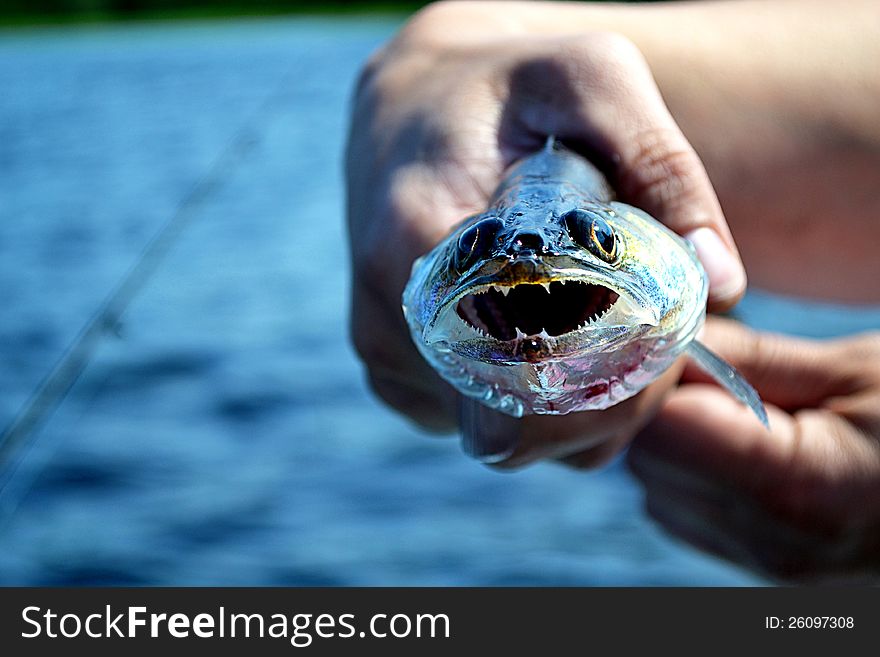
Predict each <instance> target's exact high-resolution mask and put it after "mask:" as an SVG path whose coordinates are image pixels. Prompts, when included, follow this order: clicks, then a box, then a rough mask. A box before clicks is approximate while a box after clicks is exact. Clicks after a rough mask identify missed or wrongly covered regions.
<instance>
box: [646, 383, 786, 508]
mask: <svg viewBox="0 0 880 657" xmlns="http://www.w3.org/2000/svg"><path fill="white" fill-rule="evenodd" d="M767 411H768V414H769V416H770V427H771V431H770V432H768V431H767V430H766V429H765V428H764V427H763V426H762V425H761V424H760V423H759V422H758V421H757V420H756V419H755V418H754V416H753V415H752V414H751V412H750V411H749V409H748V408H746V407H745V406H744V405H742V404H740V403H739V402H737V401H736V400H734V399H732V398H731V397H730V396H729V395H728V394H727V393H726V392H724V391H722V390H719V389H718V388H716V387H714V386H710V385H702V384H690V385H686V386H682V387H680V388H678V389H677V390H675V391H674V392H673V393H672V394H670V395H669V397H668V398H667V400H666V402H665V403H664V405H663V407H662V409H660V411H659V413H658V414H657V415H656V416H655V417H654V419H653V420H652V421H651V423H650V424H649V425H647V426H646V427H645V428H644V429H643V430H642V431H641V432H640V433H639V435H638V436H637V437H636V439H635V440H634V442H633V445H632V447H631V450H630V451H631V454H630V460H635V461H639V460H642V461H644V460H646V459H653V460H655V461H659V462H665V463H668V464H671V465H672V466H674V467H677V468H680V469H683V470H690V471H693V472H695V473H698V475H699V476H701V477H703V478H704V479H706V480H708V481H715V482H718V483H719V484H720V485H726V486H729V487H731V488H733V489H740V490H744V491H746V492H752V491H755V490H757V489H759V488H760V486H761V484H763V482H765V481H767V480H768V479H771V480H773V479H774V478H775V477H777V476H779V475H780V473H781V472H783V471H784V470H785V469H786V467H787V465H788V463H789V461H790V459H791V457H792V454H793V451H794V450H795V449H796V442H797V441H798V436H797V434H796V431H795V427H794V421H793V420H792V418H791V416H789V415H788V414H786V413H783V412H781V411H780V410H779V409H777V408H775V407H773V406H770V407H768V409H767Z"/></svg>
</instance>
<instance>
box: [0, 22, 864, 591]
mask: <svg viewBox="0 0 880 657" xmlns="http://www.w3.org/2000/svg"><path fill="white" fill-rule="evenodd" d="M396 25H397V23H396V22H395V21H392V20H378V19H363V18H359V19H324V20H317V19H297V20H273V21H253V20H252V21H232V22H217V23H181V24H155V25H142V26H113V27H94V28H78V29H73V28H64V29H43V30H35V31H26V32H22V31H19V32H6V33H2V34H0V88H3V89H4V90H5V92H4V93H3V94H0V299H2V301H3V310H2V322H0V423H2V425H3V426H5V425H6V424H7V423H8V422H9V421H11V419H12V418H13V417H14V416H15V414H16V413H17V412H18V410H19V409H20V408H21V406H22V404H23V403H24V402H25V401H26V399H27V398H28V396H29V395H30V394H31V392H32V391H33V389H34V388H35V387H36V386H37V385H38V384H39V382H40V381H41V379H42V378H43V377H44V376H45V375H46V373H47V372H48V371H49V370H50V369H51V367H52V366H53V364H54V363H55V362H56V361H57V360H58V358H59V357H60V356H61V355H62V354H63V353H64V351H65V349H66V348H67V347H68V346H69V345H70V344H71V342H72V341H73V339H74V338H75V336H76V335H77V333H78V332H79V331H80V329H81V327H82V326H83V325H84V324H85V323H86V322H87V321H88V320H89V318H90V317H91V316H92V315H93V314H94V313H95V311H96V309H97V308H98V307H99V306H100V304H101V302H102V301H103V299H104V298H105V297H106V296H107V294H108V292H109V291H110V290H111V289H112V288H113V286H114V285H115V284H116V283H117V282H118V281H119V280H120V278H121V277H122V276H123V275H124V273H125V272H126V271H127V270H129V268H130V267H131V266H132V264H133V263H134V262H135V260H136V259H137V257H138V255H139V254H140V253H141V252H142V250H143V249H144V247H145V245H146V244H147V243H148V241H149V239H150V238H151V237H152V236H153V235H154V234H155V233H156V231H157V230H158V229H159V227H160V226H162V225H163V224H164V223H165V222H166V221H167V220H168V218H169V217H170V216H172V215H173V214H174V212H175V211H176V209H177V208H178V207H179V206H180V203H181V201H182V200H183V199H184V198H185V197H186V195H187V194H188V192H189V191H190V190H191V189H192V188H193V186H194V185H195V184H196V183H197V181H199V180H200V179H201V178H202V177H203V176H205V175H206V174H207V172H208V171H209V170H210V169H211V167H212V165H214V164H215V163H216V161H217V158H218V157H219V156H220V155H221V153H223V152H224V149H226V148H227V146H228V144H229V142H230V139H231V138H232V137H233V136H234V135H238V136H239V137H241V138H242V139H241V140H240V142H239V144H238V146H239V147H240V148H239V151H236V152H234V153H232V156H231V160H230V161H231V162H232V164H231V165H230V166H228V167H226V168H225V169H223V170H221V171H220V172H219V174H218V175H217V177H216V181H215V182H216V184H215V185H213V186H211V187H210V188H209V189H208V190H207V192H206V195H205V196H204V198H203V200H202V202H201V203H200V204H199V205H198V206H197V207H196V208H195V216H194V217H193V220H192V223H191V224H190V225H189V226H188V228H187V229H186V231H185V232H184V233H183V235H182V237H181V238H180V239H179V240H178V242H177V243H176V244H175V246H174V248H173V250H172V252H171V253H170V254H169V255H168V257H167V258H166V259H165V260H164V261H163V263H162V265H161V267H160V269H159V270H158V272H157V273H156V275H155V276H153V277H152V278H151V279H150V281H149V284H148V285H147V286H146V287H145V288H144V289H143V290H142V291H141V293H140V294H139V295H138V296H137V297H136V299H135V301H134V303H133V304H132V306H131V307H130V309H129V311H128V313H127V314H126V315H125V318H124V322H123V324H122V326H121V327H120V328H119V330H118V335H108V336H107V337H106V339H104V340H103V341H102V342H101V344H100V347H99V349H98V350H97V352H96V353H95V356H94V358H93V359H92V361H91V362H90V364H89V366H88V368H87V369H86V371H85V372H84V374H83V376H82V378H81V379H80V381H79V382H78V384H77V385H76V386H75V387H74V388H73V390H72V392H71V394H70V395H69V396H68V397H67V398H66V400H65V401H64V403H63V404H62V405H61V406H60V407H59V409H58V411H57V412H56V413H55V414H54V415H53V416H52V417H51V418H50V420H49V421H48V422H47V423H46V424H45V426H44V427H43V428H42V430H41V431H40V433H39V440H38V441H36V443H35V447H34V449H33V450H32V451H31V452H29V453H28V454H27V457H26V458H25V459H24V460H23V462H22V464H21V467H20V468H19V471H18V474H17V476H16V478H15V479H14V483H15V485H14V486H11V487H10V492H9V493H8V494H7V496H6V497H7V498H9V499H7V500H5V503H6V504H7V506H8V504H9V503H11V502H14V503H15V504H14V506H13V507H11V508H14V513H12V514H11V515H10V514H9V513H6V514H5V515H4V517H3V519H2V525H0V583H2V584H54V585H65V584H166V585H189V584H215V585H224V584H225V585H244V584H251V585H263V584H276V585H337V584H340V585H385V584H387V585H395V584H402V585H446V584H468V585H508V584H524V585H530V584H579V585H631V584H651V585H653V584H700V585H703V584H705V585H739V584H750V583H756V582H757V580H755V579H753V578H752V577H750V576H748V575H747V574H745V573H743V572H742V571H740V570H737V569H734V568H731V567H729V566H727V565H725V564H722V563H720V562H717V561H715V560H713V559H710V558H707V557H704V556H700V555H698V554H697V553H696V552H694V551H692V550H690V549H688V548H686V547H684V546H680V545H678V544H676V543H674V542H672V541H671V540H670V539H668V538H666V537H665V536H664V535H662V534H661V533H660V532H659V531H658V530H656V529H655V528H654V527H653V526H652V525H651V524H650V522H649V521H648V520H647V518H646V516H645V514H644V512H643V510H642V508H641V493H640V491H639V489H638V487H637V486H636V484H635V482H634V481H633V479H632V478H631V477H630V476H629V475H628V474H627V472H626V471H625V469H624V468H623V467H622V465H621V464H620V463H615V464H613V465H612V466H610V467H609V468H606V469H605V470H603V471H602V472H599V473H593V474H583V473H574V472H570V471H567V470H564V469H562V468H560V467H556V466H553V465H542V466H538V467H534V468H531V469H529V470H527V471H525V472H521V473H517V474H513V475H510V474H508V475H501V474H498V473H495V472H492V471H490V470H488V469H486V468H484V467H482V466H480V465H479V464H476V463H474V462H471V461H469V460H467V459H466V458H464V457H463V456H462V455H461V454H460V453H459V450H458V447H457V445H456V443H455V441H453V440H443V439H436V438H431V437H427V436H425V435H423V434H421V433H420V432H419V431H418V430H416V429H414V428H412V427H410V426H409V425H408V424H407V423H406V422H404V421H403V420H401V419H400V418H398V417H396V416H395V415H394V414H392V413H391V412H390V411H388V410H386V409H385V408H384V407H383V406H381V405H380V404H379V403H378V402H377V401H376V400H375V399H374V398H373V397H372V396H371V395H370V394H369V392H368V391H367V389H366V387H365V385H364V382H363V378H362V373H361V369H360V367H359V365H358V363H357V361H356V359H355V357H354V355H353V353H352V349H351V347H350V346H349V344H348V342H347V337H346V334H347V328H346V303H347V301H346V299H347V286H348V265H347V262H346V246H345V236H344V229H343V203H342V202H343V188H342V179H341V163H340V155H341V151H342V147H343V140H344V135H345V130H346V111H347V101H348V96H349V93H350V90H351V87H352V84H353V81H354V77H355V75H356V72H357V69H358V67H359V65H360V63H361V62H362V61H363V60H364V58H365V57H366V56H367V55H368V54H369V53H370V51H371V50H372V49H373V48H374V47H375V46H377V45H378V44H379V43H381V42H382V41H383V40H384V39H385V38H387V37H388V36H389V35H390V34H391V33H392V32H393V30H394V28H395V27H396ZM389 248H392V246H391V245H389ZM742 313H743V316H744V317H745V318H746V319H748V320H749V321H750V322H751V323H753V324H756V325H759V326H765V327H769V328H775V329H779V330H788V331H792V332H798V333H804V334H812V335H824V334H834V333H846V332H850V331H853V330H858V329H859V328H864V327H866V326H877V325H880V321H878V320H880V313H877V312H861V313H850V312H844V311H842V310H840V309H827V308H823V309H822V316H823V317H824V319H823V321H822V322H821V323H820V322H817V321H816V316H817V307H816V306H808V305H804V304H799V303H793V302H787V301H782V300H779V299H775V298H771V297H769V296H766V295H753V296H752V297H750V299H749V300H747V302H746V303H745V304H744V306H743V307H742Z"/></svg>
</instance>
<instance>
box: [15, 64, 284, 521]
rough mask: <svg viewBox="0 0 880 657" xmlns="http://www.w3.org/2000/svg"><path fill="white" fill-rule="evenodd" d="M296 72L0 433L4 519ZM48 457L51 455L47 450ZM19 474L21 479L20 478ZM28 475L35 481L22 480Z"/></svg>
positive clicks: (239, 133)
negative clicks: (138, 304)
mask: <svg viewBox="0 0 880 657" xmlns="http://www.w3.org/2000/svg"><path fill="white" fill-rule="evenodd" d="M292 75H293V72H288V73H287V74H283V75H282V76H281V81H280V82H279V84H278V86H277V87H276V88H274V89H273V90H272V91H271V92H270V93H269V94H267V95H266V97H265V99H264V100H263V101H262V102H261V103H260V104H259V105H258V106H257V108H256V109H255V110H254V111H253V113H252V114H251V116H250V117H249V119H248V120H246V121H244V122H243V123H242V125H241V127H240V128H239V129H238V130H236V131H235V132H234V133H233V134H232V136H231V137H230V138H229V139H228V141H227V142H226V145H225V146H224V147H223V149H222V150H221V151H220V153H219V155H218V156H217V157H216V159H215V160H214V162H213V163H212V164H211V165H209V167H208V170H207V171H206V173H205V174H204V175H202V176H201V178H199V180H197V181H196V182H195V184H194V185H193V186H192V188H190V190H189V192H188V193H187V194H186V195H185V196H184V197H183V200H181V202H180V203H179V204H178V206H177V207H176V208H175V210H174V211H173V212H172V213H171V215H170V216H169V218H168V219H167V220H166V221H165V222H164V223H163V225H162V226H161V227H160V228H159V230H158V231H157V232H156V234H155V235H154V237H153V238H152V239H151V240H150V241H149V242H148V244H147V246H146V247H145V248H144V250H143V251H142V252H141V255H140V256H139V257H138V258H137V259H136V260H135V262H134V265H133V266H132V267H131V269H129V270H128V272H127V273H125V274H124V275H123V276H122V277H121V278H120V280H119V281H118V282H117V284H116V285H115V287H114V288H113V289H112V291H111V292H110V294H109V295H108V296H107V297H106V298H105V300H104V302H103V303H102V304H101V305H100V306H98V309H97V311H96V312H95V313H94V315H93V316H92V317H91V319H89V320H88V321H87V322H86V324H85V325H84V326H83V328H82V330H81V331H80V332H79V334H78V335H77V337H76V338H74V339H73V341H72V342H71V344H70V346H69V347H68V349H67V350H66V351H65V353H64V354H63V355H62V356H61V358H60V359H59V360H58V362H57V363H56V365H55V366H54V367H53V368H52V370H51V371H50V372H49V373H48V374H47V376H46V377H45V378H44V379H43V380H42V382H41V383H40V384H38V385H37V387H36V389H35V390H34V392H33V394H32V395H31V396H30V398H29V399H28V401H27V402H25V404H24V405H23V406H22V409H21V410H20V411H19V413H18V414H17V415H16V416H15V417H14V418H13V419H12V422H11V423H10V424H9V425H8V426H7V427H6V429H5V430H4V431H3V433H2V435H0V520H2V519H5V518H8V517H10V516H11V515H12V514H13V513H14V511H15V508H17V506H18V503H19V502H20V501H21V499H22V498H23V497H24V495H25V494H26V493H27V490H28V489H29V488H30V484H31V483H32V480H33V479H34V478H35V477H36V475H37V474H38V471H39V468H32V469H31V476H30V477H23V476H22V475H21V474H19V475H18V477H16V475H17V474H18V473H19V472H21V470H22V468H21V466H22V464H23V463H24V462H25V461H26V460H27V456H28V454H30V453H32V452H33V451H34V448H35V446H36V443H37V442H38V440H37V437H38V436H39V435H40V433H39V432H40V428H41V427H42V426H44V425H45V423H46V421H47V420H48V419H49V417H51V416H52V414H53V413H54V412H55V411H56V410H57V408H58V407H59V406H60V405H61V403H62V402H63V401H64V399H66V397H67V395H68V394H69V393H70V391H71V389H72V388H73V386H74V385H75V384H76V382H77V380H79V378H80V375H81V374H82V373H83V371H84V370H85V368H86V367H87V366H88V364H89V362H90V361H91V360H92V358H93V356H94V354H95V351H96V349H97V347H98V345H99V344H100V342H101V340H102V338H103V337H104V336H105V335H107V334H108V333H115V332H116V331H117V328H118V327H119V325H120V319H121V317H122V315H123V314H124V313H125V311H126V310H127V309H128V307H129V305H130V304H131V302H132V300H133V299H134V298H135V297H136V296H137V294H138V293H139V292H140V291H141V290H142V289H143V287H144V286H145V285H146V284H147V282H148V281H149V280H150V278H151V277H152V276H153V274H155V273H156V271H157V270H158V268H159V265H160V264H161V262H162V260H163V259H164V258H165V256H166V255H167V254H168V252H169V251H170V250H171V249H172V247H173V246H174V244H175V243H176V242H177V240H178V239H179V238H180V236H181V234H182V233H183V232H184V230H185V229H186V227H187V226H188V225H189V224H190V223H191V222H192V220H193V218H194V217H195V216H196V215H197V210H198V209H199V207H200V206H201V205H202V204H203V203H204V202H205V201H206V200H207V199H208V198H210V197H211V196H212V195H213V194H214V193H216V192H217V191H218V190H219V189H221V188H222V186H223V183H224V182H225V181H226V180H227V179H228V178H229V177H230V176H231V175H232V173H233V172H234V171H235V170H236V169H237V168H238V166H239V165H240V164H241V163H242V162H243V161H244V159H245V157H246V156H247V154H248V153H249V152H250V151H251V150H252V149H253V147H254V146H255V145H256V144H257V143H258V136H257V133H256V131H255V126H256V125H257V124H258V122H263V123H265V122H266V119H267V118H268V116H269V114H270V111H271V109H272V107H273V106H274V105H275V103H276V102H277V101H278V99H279V98H281V97H282V96H283V91H284V90H285V89H287V88H288V87H287V83H288V82H289V81H290V80H291V78H292ZM45 456H46V459H47V458H48V455H45ZM16 478H18V479H19V481H18V482H17V483H16V482H15V480H16ZM23 478H27V479H29V481H21V479H23Z"/></svg>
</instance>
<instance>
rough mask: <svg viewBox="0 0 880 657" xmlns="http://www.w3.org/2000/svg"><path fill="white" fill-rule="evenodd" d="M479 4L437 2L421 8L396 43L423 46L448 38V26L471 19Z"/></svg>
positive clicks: (449, 0) (443, 0) (451, 0)
mask: <svg viewBox="0 0 880 657" xmlns="http://www.w3.org/2000/svg"><path fill="white" fill-rule="evenodd" d="M480 5H481V3H479V2H455V1H453V0H439V1H438V2H432V3H431V4H429V5H427V6H425V7H423V8H422V9H420V10H419V11H417V12H416V13H415V14H413V15H412V16H411V17H410V19H409V20H408V21H407V23H406V25H404V27H403V29H401V31H400V33H399V34H398V36H397V39H396V40H397V42H398V43H400V44H404V45H420V46H421V45H424V44H426V43H436V42H438V41H439V42H442V41H445V40H446V39H448V38H450V33H451V32H450V29H449V28H450V26H452V25H455V24H460V23H461V21H463V20H468V19H470V18H471V17H472V15H473V11H474V9H478V8H479V6H480Z"/></svg>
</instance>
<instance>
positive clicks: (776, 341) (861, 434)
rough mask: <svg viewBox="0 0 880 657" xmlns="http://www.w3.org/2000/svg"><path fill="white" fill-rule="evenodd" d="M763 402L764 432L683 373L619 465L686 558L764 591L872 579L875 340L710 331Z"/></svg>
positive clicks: (877, 432)
mask: <svg viewBox="0 0 880 657" xmlns="http://www.w3.org/2000/svg"><path fill="white" fill-rule="evenodd" d="M704 340H705V342H706V344H707V345H708V346H709V347H710V348H712V349H714V350H715V351H717V352H718V354H719V355H720V356H722V357H723V358H724V359H726V360H727V361H728V362H730V363H731V364H733V365H734V366H735V367H736V368H737V369H739V370H740V371H741V372H742V373H743V374H744V375H745V377H746V378H747V379H748V380H749V381H750V382H751V383H752V384H753V385H754V386H755V388H757V390H758V391H759V392H760V393H761V396H762V397H763V398H764V400H765V402H767V412H768V414H769V416H770V429H771V430H770V432H767V431H766V430H765V429H764V427H762V426H761V425H760V424H759V423H758V421H757V420H756V419H755V418H754V417H753V416H752V415H751V413H750V412H749V410H748V409H747V408H745V407H744V406H742V405H741V404H739V403H738V402H736V401H735V400H733V399H732V398H731V397H730V396H729V395H727V394H726V393H725V392H723V391H721V390H720V389H718V388H717V387H714V386H711V385H705V384H703V383H702V381H705V378H704V377H703V376H702V375H700V373H699V372H697V371H696V370H694V371H693V372H692V371H691V370H690V369H688V370H686V371H685V377H684V380H685V381H690V383H684V384H683V385H681V386H680V387H679V388H677V389H676V390H675V391H674V392H672V393H671V394H670V395H669V397H668V398H667V400H666V402H665V403H664V404H663V406H662V408H661V410H660V412H659V414H658V415H657V416H656V417H655V418H654V420H653V421H652V422H651V423H650V424H649V425H648V426H647V427H646V428H645V429H644V430H643V431H642V432H641V433H640V434H639V435H638V436H637V437H636V439H635V441H634V442H633V443H632V445H631V447H630V451H629V454H628V461H629V464H630V467H631V469H632V470H633V472H634V473H635V474H636V476H638V478H639V479H641V481H642V483H643V484H644V486H645V491H646V503H647V509H648V512H649V513H650V515H651V516H652V517H653V518H654V519H655V520H657V522H659V523H660V525H662V526H663V527H664V528H665V529H666V530H668V531H669V532H671V533H672V534H674V535H676V536H678V537H680V538H682V539H684V540H685V541H687V542H688V543H691V544H693V545H694V546H695V547H697V548H700V549H702V550H704V551H707V552H710V553H712V554H715V555H718V556H721V557H723V558H725V559H728V560H730V561H733V562H734V563H737V564H740V565H743V566H746V567H747V568H750V569H753V570H755V571H757V572H759V573H762V574H765V575H768V576H770V577H773V578H778V579H782V580H793V581H841V580H846V579H857V580H860V581H862V582H864V581H866V580H873V581H876V579H877V577H878V574H880V333H870V334H865V335H862V336H857V337H853V338H847V339H841V340H834V341H825V342H819V341H809V340H802V339H795V338H789V337H785V336H781V335H773V334H767V333H757V332H754V331H751V330H750V329H748V328H746V327H744V326H742V325H740V324H737V323H735V322H732V321H729V320H713V321H710V322H709V323H708V324H707V328H706V332H705V338H704Z"/></svg>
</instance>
